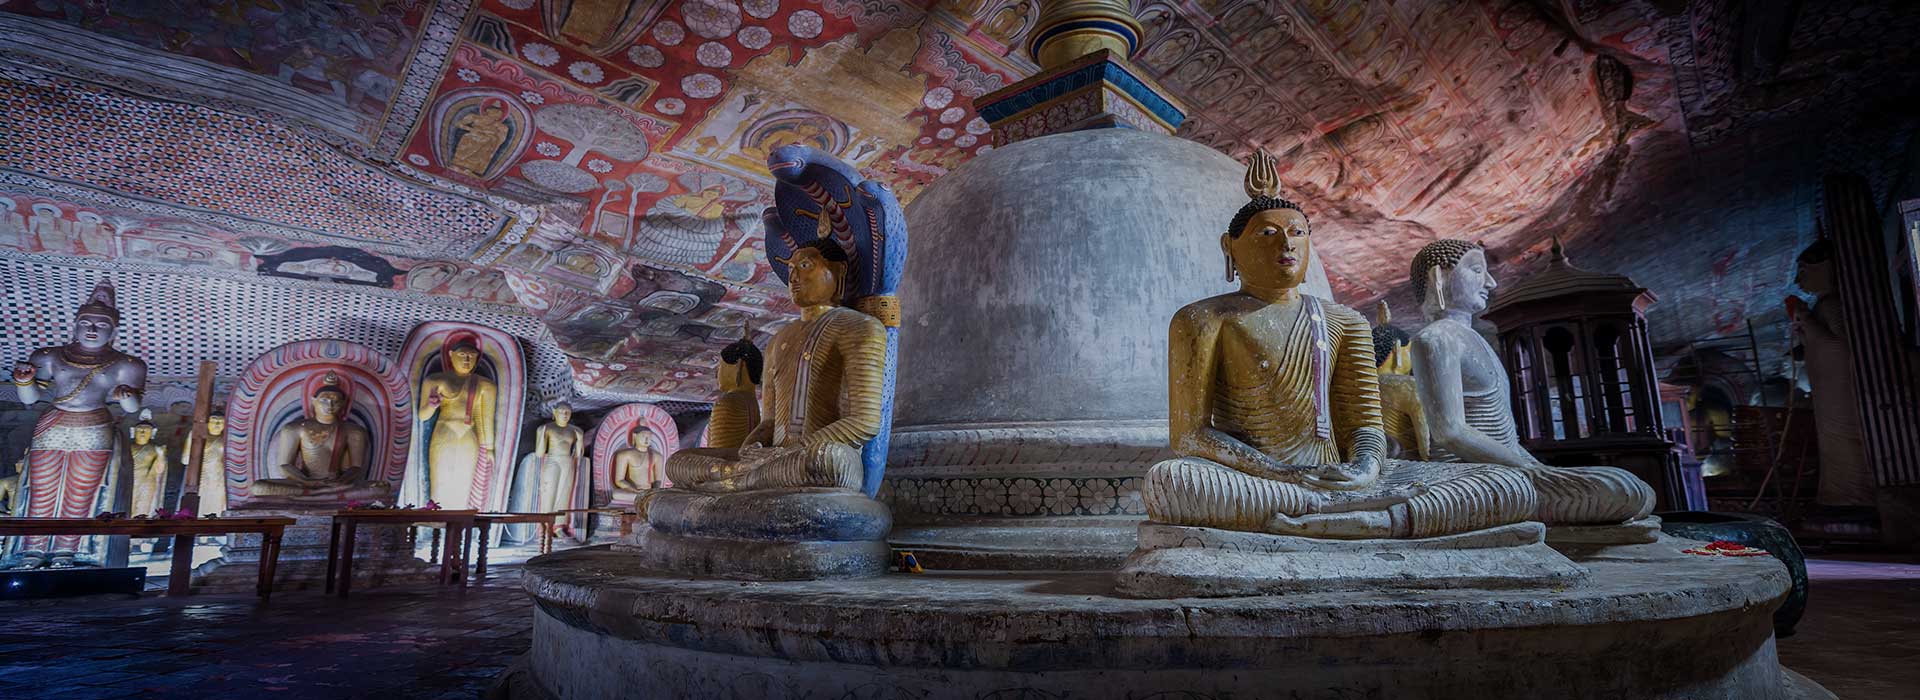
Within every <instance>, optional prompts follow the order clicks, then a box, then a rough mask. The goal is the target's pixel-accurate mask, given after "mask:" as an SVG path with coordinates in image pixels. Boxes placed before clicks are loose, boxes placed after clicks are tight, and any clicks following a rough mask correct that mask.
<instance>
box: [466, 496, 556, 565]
mask: <svg viewBox="0 0 1920 700" xmlns="http://www.w3.org/2000/svg"><path fill="white" fill-rule="evenodd" d="M559 517H560V513H481V514H479V515H477V516H474V521H475V522H476V523H478V524H479V528H480V561H478V562H476V563H475V564H474V566H473V577H474V578H475V579H478V580H482V581H484V580H486V578H487V546H488V544H489V543H490V542H491V541H492V540H493V526H494V525H496V524H497V525H511V524H514V523H531V524H534V525H539V526H540V553H541V554H547V553H549V552H552V551H553V530H554V522H553V521H554V519H556V518H559Z"/></svg>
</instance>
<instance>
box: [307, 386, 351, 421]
mask: <svg viewBox="0 0 1920 700" xmlns="http://www.w3.org/2000/svg"><path fill="white" fill-rule="evenodd" d="M312 404H313V415H311V416H307V417H308V418H312V419H314V420H315V421H318V422H320V423H322V424H326V425H332V424H333V423H334V422H336V421H339V420H340V414H341V412H342V411H345V410H347V393H346V392H344V391H341V390H340V389H339V388H338V387H332V386H329V387H323V388H321V389H320V390H319V391H316V392H314V393H313V401H312Z"/></svg>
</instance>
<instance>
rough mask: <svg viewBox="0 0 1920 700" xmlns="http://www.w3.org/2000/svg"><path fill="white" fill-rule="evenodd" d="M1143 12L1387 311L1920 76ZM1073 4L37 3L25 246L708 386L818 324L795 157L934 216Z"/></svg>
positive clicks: (1833, 44)
mask: <svg viewBox="0 0 1920 700" xmlns="http://www.w3.org/2000/svg"><path fill="white" fill-rule="evenodd" d="M1781 5H1784V6H1786V7H1787V9H1786V10H1784V11H1782V10H1780V9H1779V8H1778V7H1776V6H1781ZM1795 6H1798V9H1795ZM1136 11H1137V14H1138V15H1139V16H1140V17H1141V20H1142V23H1143V25H1144V26H1145V27H1146V28H1147V36H1146V40H1145V43H1144V45H1143V48H1142V51H1141V52H1140V54H1139V55H1138V56H1137V57H1136V62H1137V63H1138V64H1140V65H1141V66H1143V67H1144V70H1145V71H1146V72H1148V73H1149V74H1151V75H1152V76H1154V77H1155V78H1157V79H1158V80H1160V81H1161V82H1162V83H1163V84H1164V85H1165V86H1167V87H1168V88H1169V89H1170V90H1172V91H1173V92H1175V93H1176V94H1177V95H1179V96H1180V97H1181V98H1183V99H1184V100H1185V101H1186V102H1187V103H1188V104H1190V105H1192V106H1193V107H1194V110H1193V111H1194V113H1193V115H1192V116H1191V117H1190V119H1189V121H1188V123H1187V125H1186V126H1185V127H1184V128H1183V129H1182V132H1181V135H1182V136H1185V137H1187V138H1192V139H1195V140H1197V141H1199V142H1202V143H1205V144H1208V145H1210V146H1213V147H1215V148H1218V149H1220V150H1222V151H1225V152H1227V153H1229V154H1232V155H1234V156H1236V157H1241V156H1244V155H1245V154H1246V153H1247V151H1248V150H1249V149H1250V148H1252V147H1256V146H1258V147H1264V148H1267V149H1269V150H1271V151H1273V152H1274V153H1276V154H1278V155H1280V156H1281V159H1282V162H1283V164H1284V166H1285V167H1286V168H1287V170H1286V171H1285V172H1283V173H1282V179H1283V181H1284V182H1286V183H1287V185H1288V187H1289V189H1290V191H1291V192H1292V193H1293V195H1294V196H1295V197H1296V198H1298V199H1302V200H1304V201H1306V202H1307V203H1308V204H1307V207H1308V210H1309V212H1310V213H1312V214H1313V215H1314V217H1315V223H1316V231H1317V235H1322V236H1324V237H1325V238H1326V243H1325V244H1324V245H1325V247H1324V248H1323V254H1324V255H1325V257H1326V258H1327V259H1328V261H1329V267H1330V272H1331V273H1332V276H1333V279H1334V284H1335V289H1336V293H1337V294H1338V295H1340V296H1341V297H1342V299H1343V300H1347V301H1354V302H1358V301H1363V300H1370V299H1372V298H1377V297H1380V296H1382V295H1386V294H1388V293H1390V292H1393V291H1394V290H1395V289H1396V288H1397V287H1398V286H1400V285H1401V283H1402V281H1403V280H1404V278H1405V264H1406V260H1407V259H1409V258H1410V257H1411V255H1412V252H1413V251H1414V250H1416V249H1417V248H1418V247H1419V246H1420V245H1422V244H1424V242H1425V241H1426V240H1430V239H1432V238H1435V237H1442V236H1447V237H1471V238H1476V239H1480V240H1484V241H1486V242H1487V243H1489V244H1490V245H1491V246H1493V247H1494V248H1495V250H1496V251H1504V252H1507V253H1512V254H1514V255H1512V256H1511V257H1513V258H1514V259H1515V260H1521V259H1524V258H1526V257H1527V256H1528V255H1530V254H1531V252H1532V251H1536V250H1537V249H1542V248H1543V247H1544V240H1545V238H1546V236H1547V235H1548V234H1549V233H1560V234H1564V235H1567V236H1570V237H1576V238H1577V237H1579V236H1580V235H1582V234H1584V233H1587V231H1586V229H1588V228H1592V227H1594V226H1595V224H1593V223H1592V222H1593V221H1596V220H1599V219H1600V218H1603V216H1604V215H1605V214H1607V213H1608V212H1610V211H1612V210H1614V209H1616V208H1617V201H1618V200H1619V199H1620V198H1621V197H1624V196H1625V194H1626V193H1628V192H1631V191H1633V190H1632V189H1631V188H1630V187H1629V186H1628V185H1627V184H1624V183H1625V178H1630V177H1632V176H1634V175H1635V173H1638V172H1642V171H1646V170H1647V169H1648V168H1652V167H1653V166H1652V165H1648V164H1649V163H1657V162H1658V158H1656V157H1655V155H1648V154H1661V153H1664V154H1667V155H1668V156H1669V157H1671V156H1673V154H1676V153H1677V154H1688V153H1694V152H1697V151H1699V150H1701V149H1711V148H1713V147H1714V146H1715V144H1717V143H1721V142H1724V141H1726V140H1728V139H1729V138H1730V136H1733V135H1738V134H1741V133H1746V132H1748V131H1751V130H1752V129H1755V128H1760V127H1762V126H1765V125H1766V124H1768V123H1785V122H1789V121H1791V120H1793V119H1795V117H1796V115H1802V114H1805V113H1807V112H1809V111H1812V110H1814V108H1815V106H1817V105H1823V104H1824V105H1829V106H1831V105H1834V104H1837V103H1839V101H1843V100H1845V99H1849V98H1850V96H1853V95H1857V94H1860V93H1861V92H1863V91H1865V90H1866V87H1867V86H1863V85H1862V84H1860V83H1861V81H1862V80H1865V78H1863V77H1862V76H1877V75H1881V74H1891V75H1894V76H1896V78H1893V79H1895V80H1902V81H1907V80H1910V78H1911V75H1910V74H1911V73H1912V72H1913V70H1914V69H1913V67H1912V64H1913V61H1912V60H1911V53H1910V49H1908V48H1906V47H1905V46H1903V45H1902V42H1903V41H1905V38H1906V37H1910V36H1911V35H1912V30H1913V29H1914V28H1915V27H1914V25H1915V22H1914V17H1913V15H1914V14H1915V13H1914V12H1912V11H1910V10H1905V9H1901V8H1899V7H1898V3H1895V2H1881V3H1873V2H1831V3H1820V2H1807V3H1751V4H1743V3H1739V2H1734V1H1733V0H1717V1H1712V0H1626V1H1607V0H1550V1H1538V2H1526V1H1512V0H1485V1H1473V2H1411V1H1407V0H1401V1H1399V2H1385V1H1376V2H1345V1H1337V0H1320V1H1312V0H1216V1H1208V0H1187V1H1184V2H1168V1H1163V0H1143V1H1141V2H1137V3H1136ZM1036 14H1037V11H1036V8H1035V6H1034V3H1033V2H1032V0H947V1H937V2H936V1H931V0H920V1H912V0H742V1H740V2H733V1H727V0H686V1H683V2H671V1H667V0H627V1H623V0H571V1H569V0H479V1H468V0H334V1H331V2H305V3H302V2H289V3H278V4H276V3H268V2H223V1H218V0H200V1H198V2H187V1H174V2H153V1H145V0H139V1H136V0H124V1H120V0H108V1H106V2H98V1H95V2H54V1H52V0H14V1H12V2H0V27H3V28H4V29H5V33H4V36H6V37H7V38H6V39H0V100H4V102H5V105H6V107H5V114H6V117H7V118H6V122H7V126H6V127H5V130H6V134H5V137H4V138H0V191H4V193H5V195H6V197H7V199H5V200H0V204H6V203H10V204H11V207H10V211H9V212H6V213H5V217H4V220H0V246H9V247H13V248H17V249H21V250H25V251H28V252H33V253H44V254H48V255H61V256H88V257H99V258H110V259H115V260H137V261H140V262H146V263H155V264H163V265H176V266H180V267H182V268H183V269H193V268H194V267H195V266H206V265H217V266H221V267H225V268H229V269H243V270H253V271H255V272H257V273H258V274H259V275H263V276H269V277H272V276H278V277H297V278H302V279H319V280H326V281H329V282H333V283H337V284H343V285H372V286H378V287H386V288H391V289H397V290H403V291H410V292H416V293H419V294H423V295H430V296H434V297H445V298H451V299H458V300H463V301H466V302H478V303H483V304H493V305H499V306H503V307H509V308H513V309H518V310H523V311H525V312H527V313H529V314H532V315H534V316H536V317H538V318H540V319H541V320H543V321H544V322H545V323H546V324H547V326H548V327H549V328H551V330H552V331H553V334H554V335H555V337H556V338H557V339H558V340H559V342H560V344H561V347H562V349H563V350H565V351H566V353H567V354H568V355H569V356H570V357H571V358H572V362H573V370H574V378H575V381H576V383H577V384H578V385H581V386H582V387H583V388H588V389H592V390H596V391H602V392H613V393H617V394H629V395H634V396H653V397H659V398H678V399H689V400H703V399H706V398H708V397H709V396H710V395H711V393H712V391H713V386H712V383H711V379H710V377H709V375H710V373H711V372H710V368H711V367H712V366H713V362H714V357H715V354H716V352H717V350H718V348H720V347H721V346H723V345H725V344H726V343H728V342H730V341H732V340H734V339H736V338H738V337H740V334H741V332H742V329H743V326H746V325H750V326H751V328H752V332H753V333H754V334H755V335H756V336H760V337H762V338H764V337H765V334H767V333H769V332H771V331H772V330H774V329H775V328H777V327H778V325H779V324H780V323H783V322H785V320H786V319H787V318H789V317H790V316H791V314H792V311H793V309H791V308H790V306H789V305H788V304H787V302H786V301H785V299H784V294H783V293H782V291H781V290H780V289H779V284H778V281H777V279H776V278H774V277H773V276H772V275H771V274H770V270H769V268H768V266H767V264H766V260H765V256H764V253H763V251H762V249H761V243H760V241H759V240H758V239H757V237H758V234H759V224H758V212H759V211H760V209H761V208H763V207H765V206H767V205H768V204H769V203H770V202H771V197H772V190H771V181H770V180H769V178H768V177H767V176H766V174H765V172H764V167H763V165H762V164H763V163H764V159H765V155H766V153H767V151H768V150H770V149H772V148H774V147H776V146H779V145H783V144H789V143H805V144H809V145H813V146H816V147H818V148H821V149H824V150H826V151H829V152H831V153H834V154H836V155H838V156H839V157H840V158H842V159H843V160H846V161H847V162H849V163H851V164H853V165H855V166H856V167H859V168H861V169H862V170H863V171H865V172H866V173H868V174H869V176H870V177H875V178H878V179H880V180H882V181H884V182H887V183H889V184H891V185H892V186H893V187H894V188H895V190H896V192H898V193H899V195H900V197H901V199H902V200H903V201H910V200H911V199H912V198H913V196H914V195H915V194H917V193H918V192H919V191H921V190H922V189H924V188H925V187H926V186H927V185H928V184H929V183H930V182H932V181H933V180H934V179H935V178H937V177H939V176H940V175H941V174H943V173H946V172H947V171H949V170H951V169H953V168H955V167H957V166H959V165H960V164H961V163H963V162H965V161H966V160H967V159H969V158H971V157H972V156H974V155H977V154H979V153H981V152H982V151H985V150H987V149H989V148H991V146H990V145H988V142H989V141H990V138H989V137H988V134H987V129H986V125H985V124H984V122H982V121H981V120H980V119H979V118H978V117H977V116H976V115H975V113H974V109H973V100H974V99H975V98H977V97H979V96H980V95H983V94H985V93H987V92H989V91H992V90H994V89H996V88H998V87H1000V86H1003V85H1005V84H1008V83H1010V82H1012V81H1015V80H1018V79H1020V78H1022V77H1025V76H1027V75H1029V74H1031V73H1032V72H1033V70H1034V67H1033V65H1032V64H1031V63H1030V62H1028V61H1027V60H1026V58H1025V57H1024V55H1023V52H1022V51H1021V50H1019V49H1017V48H1016V47H1018V46H1020V44H1021V40H1022V38H1023V36H1024V33H1025V32H1026V31H1027V30H1028V28H1029V26H1030V25H1031V24H1032V22H1033V21H1034V19H1035V16H1036ZM1856 31H1857V32H1860V34H1858V35H1855V34H1851V33H1850V32H1856ZM1855 36H1867V37H1870V39H1871V40H1870V41H1859V40H1854V39H1847V37H1855ZM1756 37H1757V38H1756ZM1836 76H1837V79H1836ZM1876 79H1877V80H1882V81H1883V82H1884V81H1885V80H1889V79H1887V78H1876ZM1850 81H1851V82H1850ZM1903 84H1905V83H1903ZM1683 157H1684V156H1683ZM990 205H991V204H990V203H983V206H990ZM1225 215H1227V213H1225V212H1223V216H1225ZM1184 233H1194V234H1195V235H1199V232H1184Z"/></svg>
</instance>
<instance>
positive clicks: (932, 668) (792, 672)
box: [500, 542, 1817, 700]
mask: <svg viewBox="0 0 1920 700" xmlns="http://www.w3.org/2000/svg"><path fill="white" fill-rule="evenodd" d="M1669 544H1671V546H1672V548H1673V549H1675V550H1678V549H1682V548H1685V547H1690V546H1697V544H1698V543H1694V542H1672V543H1669ZM1645 546H1656V545H1645ZM1586 565H1587V566H1588V568H1590V569H1591V571H1592V576H1591V577H1590V578H1588V579H1587V580H1586V581H1585V582H1582V583H1578V584H1575V585H1571V586H1567V587H1564V588H1553V589H1540V590H1524V591H1506V590H1501V591H1488V590H1470V589H1450V590H1447V589H1443V590H1431V591H1417V592H1415V591H1388V592H1378V591H1362V592H1350V593H1301V594H1291V595H1285V596H1260V597H1251V598H1232V599H1218V598H1191V599H1181V600H1149V599H1133V598H1125V597H1120V596H1117V595H1115V594H1114V588H1113V577H1112V575H1111V574H1110V573H1098V572H1004V571H1002V572H954V571H945V572H930V573H927V574H919V575H907V574H889V575H886V576H882V577H878V578H872V579H864V580H841V581H788V582H763V583H758V584H753V585H746V586H743V585H742V584H741V583H739V582H737V581H718V580H688V579H686V578H685V577H683V576H679V575H675V574H668V573H662V572H659V571H657V570H650V569H647V568H646V567H645V566H643V563H642V562H641V561H640V560H639V558H638V557H635V556H633V555H632V554H630V553H626V552H619V551H611V550H605V549H581V550H571V551H567V552H560V553H556V554H550V555H546V556H542V557H537V558H535V559H533V560H531V561H529V562H528V563H527V567H526V569H525V572H524V576H525V579H524V581H523V585H524V586H525V590H526V591H527V593H528V595H530V596H532V597H533V598H534V600H535V603H536V607H535V610H534V613H533V614H534V628H533V636H534V638H533V642H532V651H531V652H530V653H529V655H528V656H527V657H526V659H525V662H524V664H523V665H521V666H520V667H519V668H517V669H515V671H513V672H510V673H509V674H508V676H509V677H507V678H503V679H502V680H503V682H502V683H501V685H500V689H501V690H503V691H504V692H505V693H506V695H505V696H506V697H511V698H565V699H567V700H581V699H588V698H620V697H627V696H629V695H631V694H632V692H633V689H634V688H647V689H648V690H649V692H650V693H653V694H656V695H660V696H663V697H757V698H774V699H783V698H808V697H812V698H820V697H830V698H837V697H868V696H874V695H886V696H888V697H895V696H898V697H924V698H961V697H966V698H978V697H1006V696H1008V695H1010V694H1016V695H1022V696H1025V697H1088V698H1096V697H1149V696H1156V694H1164V695H1165V696H1168V697H1246V698H1273V697H1313V698H1331V697H1390V698H1411V699H1419V698H1475V699H1481V698H1486V699H1500V698H1570V699H1574V700H1582V699H1588V698H1591V699H1594V700H1599V699H1602V698H1605V699H1607V700H1617V699H1645V698H1663V699H1679V698H1743V699H1751V700H1787V699H1788V698H1794V697H1800V696H1798V695H1796V694H1794V687H1793V685H1792V684H1793V682H1794V681H1792V680H1789V678H1791V674H1785V673H1783V672H1782V669H1781V668H1780V664H1779V661H1778V659H1777V658H1776V657H1775V654H1774V642H1773V622H1772V620H1771V613H1772V610H1773V608H1774V607H1776V606H1778V605H1779V603H1780V600H1781V598H1782V597H1783V596H1784V595H1785V594H1786V592H1787V588H1788V576H1787V571H1786V569H1785V568H1784V567H1782V566H1781V565H1780V562H1778V561H1777V560H1774V559H1772V558H1770V557H1751V558H1729V557H1698V556H1690V555H1688V556H1679V557H1677V558H1675V559H1672V560H1663V561H1661V562H1659V563H1658V564H1641V563H1631V562H1621V561H1611V560H1601V561H1595V562H1591V563H1587V564H1586ZM1816 687H1817V686H1816ZM1009 688H1017V689H1021V691H1020V692H1018V693H1010V692H1009V691H1007V689H1009ZM995 691H999V692H998V694H996V693H995Z"/></svg>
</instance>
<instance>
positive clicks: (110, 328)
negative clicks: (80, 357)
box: [73, 280, 120, 350]
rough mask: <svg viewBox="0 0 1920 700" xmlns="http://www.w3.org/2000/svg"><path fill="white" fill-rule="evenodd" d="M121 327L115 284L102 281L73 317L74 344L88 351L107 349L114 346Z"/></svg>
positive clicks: (95, 286)
mask: <svg viewBox="0 0 1920 700" xmlns="http://www.w3.org/2000/svg"><path fill="white" fill-rule="evenodd" d="M119 327H120V310H119V309H117V308H114V305H113V284H112V283H110V282H108V281H106V280H100V283H99V284H96V285H94V287H93V294H91V295H88V297H87V302H86V303H85V304H81V305H80V310H79V311H77V312H75V313H74V315H73V343H74V344H75V345H78V346H80V347H81V348H84V349H86V350H102V349H105V348H106V347H107V346H109V345H112V344H113V335H114V333H115V331H116V330H117V329H118V328H119Z"/></svg>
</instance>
